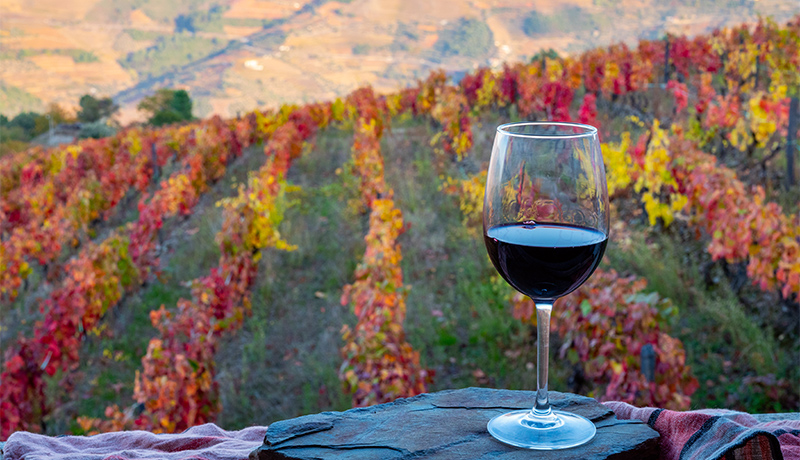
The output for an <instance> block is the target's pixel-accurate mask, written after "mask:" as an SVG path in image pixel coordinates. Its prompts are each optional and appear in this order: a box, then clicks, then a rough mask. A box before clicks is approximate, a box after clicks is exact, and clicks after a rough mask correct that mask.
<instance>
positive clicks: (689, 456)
mask: <svg viewBox="0 0 800 460" xmlns="http://www.w3.org/2000/svg"><path fill="white" fill-rule="evenodd" d="M604 404H605V405H606V406H608V407H609V408H610V409H611V410H613V411H614V413H615V414H617V418H619V419H623V420H624V419H638V420H641V421H643V422H645V423H647V424H648V425H650V427H651V428H653V429H654V430H656V431H658V433H659V434H660V435H661V438H660V439H659V443H660V448H661V460H718V459H719V460H782V459H783V460H800V420H779V421H774V422H765V423H759V422H758V420H756V419H755V418H754V417H753V416H752V415H749V414H745V413H742V412H734V411H729V410H724V409H704V410H696V411H688V412H677V411H671V410H664V409H658V408H655V407H644V408H638V407H634V406H631V405H630V404H626V403H624V402H616V401H614V402H606V403H604Z"/></svg>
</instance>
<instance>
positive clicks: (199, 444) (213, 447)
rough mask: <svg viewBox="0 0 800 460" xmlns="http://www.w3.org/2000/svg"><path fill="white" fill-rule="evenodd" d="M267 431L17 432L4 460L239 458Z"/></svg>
mask: <svg viewBox="0 0 800 460" xmlns="http://www.w3.org/2000/svg"><path fill="white" fill-rule="evenodd" d="M266 433H267V427H264V426H255V427H250V428H245V429H244V430H241V431H225V430H223V429H222V428H220V427H218V426H216V425H214V424H213V423H208V424H205V425H200V426H196V427H193V428H190V429H188V430H186V431H185V432H183V433H180V434H152V433H149V432H147V431H122V432H119V433H103V434H98V435H94V436H61V437H57V438H53V437H50V436H43V435H40V434H33V433H26V432H16V433H14V434H12V435H11V436H9V438H8V441H7V442H6V444H5V446H4V447H3V454H4V456H3V460H22V459H23V458H24V459H25V460H40V459H41V460H44V459H51V460H67V459H70V460H129V459H136V460H145V459H146V460H150V459H152V460H156V459H158V460H238V459H246V458H247V457H248V455H250V452H252V451H253V450H254V449H255V448H256V447H258V446H260V445H261V444H262V443H263V442H264V435H265V434H266Z"/></svg>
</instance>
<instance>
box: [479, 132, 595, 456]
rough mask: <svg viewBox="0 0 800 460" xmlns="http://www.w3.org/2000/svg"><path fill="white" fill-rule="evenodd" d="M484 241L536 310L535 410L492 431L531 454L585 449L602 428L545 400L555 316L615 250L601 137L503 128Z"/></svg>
mask: <svg viewBox="0 0 800 460" xmlns="http://www.w3.org/2000/svg"><path fill="white" fill-rule="evenodd" d="M483 228H484V242H485V243H486V249H487V251H488V252H489V258H490V259H491V260H492V263H493V264H494V266H495V268H496V269H497V271H498V272H499V273H500V275H501V276H502V277H503V279H505V280H506V281H507V282H508V284H510V285H511V286H513V287H514V289H516V290H517V291H519V292H521V293H523V294H525V295H527V296H528V297H530V298H531V299H532V300H533V301H534V302H535V303H536V328H537V368H536V382H537V387H538V388H537V391H536V401H535V402H534V404H533V408H532V409H530V410H521V411H514V412H509V413H505V414H500V415H498V416H497V417H495V418H493V419H492V420H490V421H489V423H488V425H487V429H488V430H489V433H491V435H492V436H494V437H495V438H496V439H498V440H499V441H502V442H504V443H506V444H510V445H512V446H517V447H523V448H527V449H538V450H555V449H567V448H570V447H575V446H580V445H582V444H585V443H587V442H589V441H591V440H592V438H594V435H595V433H596V432H597V429H596V428H595V426H594V424H593V423H592V422H591V421H590V420H588V419H586V418H584V417H581V416H580V415H577V414H573V413H570V412H568V411H554V410H552V408H551V407H550V400H549V398H548V393H547V389H548V388H547V379H548V365H549V350H550V313H551V311H552V309H553V303H554V302H555V301H556V300H557V299H558V298H560V297H563V296H565V295H567V294H569V293H570V292H572V291H574V290H575V289H577V288H578V287H580V286H581V284H583V282H584V281H586V279H587V278H589V276H591V274H592V272H594V270H595V269H596V268H597V265H598V264H599V263H600V260H601V259H602V258H603V253H604V252H605V249H606V244H607V243H608V228H609V216H608V190H607V187H606V178H605V170H604V169H603V158H602V155H601V152H600V143H599V141H598V138H597V129H595V128H594V127H592V126H587V125H581V124H577V123H554V122H521V123H509V124H506V125H502V126H499V127H498V128H497V133H496V134H495V138H494V145H493V147H492V157H491V160H490V161H489V171H488V173H487V176H486V193H485V195H484V200H483Z"/></svg>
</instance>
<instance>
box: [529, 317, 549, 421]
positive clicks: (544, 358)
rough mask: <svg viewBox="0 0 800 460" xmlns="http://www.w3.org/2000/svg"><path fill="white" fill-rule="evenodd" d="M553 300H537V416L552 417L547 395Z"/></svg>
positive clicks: (535, 413)
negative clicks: (546, 301)
mask: <svg viewBox="0 0 800 460" xmlns="http://www.w3.org/2000/svg"><path fill="white" fill-rule="evenodd" d="M552 310H553V302H548V303H545V302H536V345H537V348H538V353H537V357H536V360H537V363H536V388H537V390H536V405H535V406H533V409H532V412H533V415H534V416H535V417H550V416H551V414H552V411H551V410H550V400H549V398H548V397H547V370H548V366H549V363H550V361H549V360H550V312H551V311H552Z"/></svg>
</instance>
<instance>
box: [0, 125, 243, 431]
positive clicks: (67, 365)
mask: <svg viewBox="0 0 800 460" xmlns="http://www.w3.org/2000/svg"><path fill="white" fill-rule="evenodd" d="M251 131H252V127H251V126H249V124H248V123H225V122H223V121H222V120H221V119H219V118H215V119H212V120H210V121H209V122H204V123H201V124H199V125H195V126H190V127H185V128H184V129H181V130H180V132H181V135H182V136H184V137H183V139H181V145H182V148H185V149H187V151H188V152H189V153H188V154H187V157H186V161H185V165H186V168H185V169H179V170H178V171H176V172H175V173H173V174H172V175H171V176H170V177H169V178H168V179H166V180H164V181H163V182H162V183H161V187H160V189H159V190H157V191H156V192H155V193H153V195H152V197H149V198H148V197H147V196H145V197H143V198H142V199H141V200H140V202H139V217H138V219H137V220H136V221H135V222H133V223H130V224H128V225H126V226H124V227H122V228H120V229H118V230H116V231H114V232H112V234H111V235H110V236H109V237H107V238H106V239H105V240H104V241H102V242H100V243H97V244H95V243H88V244H87V245H86V246H85V247H84V248H82V250H81V251H80V252H79V254H78V255H77V256H76V257H74V258H73V259H72V260H70V261H69V262H68V263H67V265H66V267H65V276H64V278H63V281H62V282H61V283H60V284H59V285H58V286H57V287H55V289H53V290H52V291H51V293H50V294H49V296H48V298H46V299H44V300H42V301H41V303H40V310H41V311H42V313H43V317H42V318H41V319H40V320H39V321H37V322H36V325H35V330H34V334H33V337H32V338H29V337H24V336H20V337H19V338H18V339H17V341H16V343H15V344H13V345H12V346H10V347H9V348H7V349H6V350H5V366H4V369H3V372H2V375H1V376H0V381H2V385H1V386H0V411H2V412H3V414H4V417H3V419H2V425H0V437H2V438H5V437H7V436H8V435H9V434H10V433H11V432H13V431H15V430H18V429H24V430H29V431H38V430H39V429H40V428H41V424H42V420H43V418H44V417H45V416H46V415H47V413H48V412H49V408H48V407H47V406H46V401H45V382H44V375H45V374H47V375H49V376H53V375H55V374H56V373H57V372H69V371H70V370H71V369H73V368H74V367H75V366H77V364H78V362H79V351H80V343H81V341H82V340H83V338H84V337H85V336H86V334H88V333H89V332H91V331H93V330H94V329H95V328H97V327H98V325H99V322H100V320H101V319H102V317H103V316H104V315H105V314H106V312H107V311H108V310H109V309H110V308H113V307H114V306H115V305H117V304H118V303H119V301H120V299H121V298H122V296H123V295H124V294H125V293H126V292H130V291H131V290H133V289H137V288H138V287H139V286H140V285H141V284H142V283H143V282H145V281H147V280H148V279H149V278H150V277H151V276H152V275H153V274H154V271H156V270H157V267H158V252H157V247H156V246H157V244H158V230H159V229H160V228H161V227H162V225H163V222H164V220H165V219H167V218H169V217H171V216H175V215H178V214H184V215H186V214H188V213H190V212H191V209H192V208H193V206H194V205H195V204H196V203H197V201H198V199H199V196H200V195H201V194H202V193H203V192H204V191H206V190H207V188H208V185H209V184H210V183H212V182H214V181H216V180H218V179H219V178H221V177H222V176H223V175H224V174H225V170H226V165H227V163H228V161H229V160H230V159H232V158H233V157H234V156H237V155H239V154H240V153H241V146H242V145H247V144H248V143H249V142H250V140H251V137H252V133H251Z"/></svg>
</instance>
